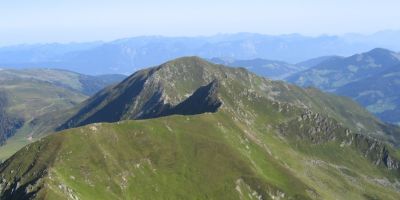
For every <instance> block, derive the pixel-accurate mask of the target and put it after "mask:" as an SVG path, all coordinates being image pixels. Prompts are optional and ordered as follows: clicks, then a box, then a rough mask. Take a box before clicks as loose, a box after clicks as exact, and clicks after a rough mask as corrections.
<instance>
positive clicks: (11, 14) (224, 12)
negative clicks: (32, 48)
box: [0, 0, 400, 45]
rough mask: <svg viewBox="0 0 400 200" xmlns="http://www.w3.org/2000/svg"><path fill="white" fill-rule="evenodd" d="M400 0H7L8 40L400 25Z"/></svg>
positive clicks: (4, 39)
mask: <svg viewBox="0 0 400 200" xmlns="http://www.w3.org/2000/svg"><path fill="white" fill-rule="evenodd" d="M399 8H400V1H399V0H197V1H194V0H141V1H138V0H0V13H1V14H0V45H11V44H20V43H48V42H82V41H95V40H104V41H109V40H114V39H118V38H125V37H133V36H142V35H164V36H199V35H214V34H218V33H236V32H254V33H262V34H271V35H278V34H290V33H300V34H303V35H310V36H316V35H321V34H328V35H338V34H339V35H340V34H344V33H361V34H370V33H373V32H377V31H382V30H400V21H399V19H400V12H399V11H398V9H399Z"/></svg>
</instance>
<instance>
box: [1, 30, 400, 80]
mask: <svg viewBox="0 0 400 200" xmlns="http://www.w3.org/2000/svg"><path fill="white" fill-rule="evenodd" d="M397 41H400V32H395V31H386V32H379V33H376V34H373V35H369V36H363V35H356V34H347V35H343V36H319V37H307V36H302V35H298V34H292V35H281V36H271V35H261V34H253V33H238V34H221V35H215V36H209V37H161V36H148V37H133V38H127V39H120V40H116V41H112V42H93V43H72V44H43V45H41V44H37V45H20V46H12V47H2V48H0V66H5V67H55V68H64V69H68V70H72V71H77V72H80V73H85V74H114V73H119V74H130V73H132V72H134V71H136V70H138V69H141V68H144V67H148V66H155V65H158V64H160V63H163V62H165V61H167V60H170V59H174V58H177V57H181V56H192V55H195V56H200V57H203V58H214V57H217V58H231V59H234V60H252V59H257V58H261V59H267V60H282V61H284V62H287V63H298V62H302V61H304V60H308V59H310V58H315V57H321V56H326V55H340V56H348V55H352V54H354V53H357V52H363V51H367V50H369V49H372V48H375V47H385V48H389V49H394V50H400V42H397ZM304 66H305V65H304Z"/></svg>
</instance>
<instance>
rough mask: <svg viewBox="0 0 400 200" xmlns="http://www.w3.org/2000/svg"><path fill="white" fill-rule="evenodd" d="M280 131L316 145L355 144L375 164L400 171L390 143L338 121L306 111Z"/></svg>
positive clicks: (353, 145)
mask: <svg viewBox="0 0 400 200" xmlns="http://www.w3.org/2000/svg"><path fill="white" fill-rule="evenodd" d="M279 132H280V134H282V135H285V136H286V137H289V138H291V139H295V140H306V141H309V142H311V144H314V145H321V144H326V143H329V142H337V143H340V146H341V147H344V146H351V147H353V148H355V149H356V150H357V151H359V152H360V154H362V155H363V156H364V157H366V158H368V159H369V160H370V161H371V162H372V163H374V164H375V165H380V166H383V167H385V168H387V169H389V170H395V171H397V172H398V173H399V174H400V159H399V158H395V157H393V155H391V154H390V153H389V148H391V147H390V145H388V144H386V143H384V142H382V141H380V140H378V139H375V138H373V137H370V136H367V135H364V134H361V133H354V132H353V131H351V130H350V129H348V128H346V127H344V126H343V125H342V124H340V123H338V122H337V121H336V120H334V119H331V118H327V117H324V116H322V115H321V114H319V113H314V112H312V111H311V110H304V111H303V112H302V114H301V115H300V116H299V117H298V118H297V119H293V120H290V121H288V122H286V123H283V124H280V125H279Z"/></svg>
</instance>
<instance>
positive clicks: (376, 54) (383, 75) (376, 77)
mask: <svg viewBox="0 0 400 200" xmlns="http://www.w3.org/2000/svg"><path fill="white" fill-rule="evenodd" d="M286 80H288V81H289V82H292V83H295V84H297V85H300V86H304V87H307V86H313V87H317V88H320V89H323V90H325V91H329V92H333V93H336V94H339V95H343V96H348V97H351V98H353V99H354V100H356V101H357V102H358V103H360V104H361V105H363V106H364V107H366V108H367V109H368V110H369V111H371V112H372V113H374V114H375V115H377V116H378V117H379V118H380V119H382V120H383V121H386V122H391V123H396V124H400V54H399V53H396V52H394V51H390V50H386V49H382V48H376V49H373V50H371V51H369V52H366V53H361V54H355V55H353V56H350V57H334V58H332V59H328V60H325V61H323V62H320V63H318V64H317V65H315V66H314V67H311V68H310V69H308V70H305V71H301V72H298V73H296V74H294V75H291V76H290V77H288V78H287V79H286Z"/></svg>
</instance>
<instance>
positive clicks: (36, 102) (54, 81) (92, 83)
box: [0, 69, 125, 159]
mask: <svg viewBox="0 0 400 200" xmlns="http://www.w3.org/2000/svg"><path fill="white" fill-rule="evenodd" d="M123 78H125V76H123V75H103V76H98V77H96V76H87V75H82V74H78V73H75V72H69V71H65V70H56V69H24V70H13V69H3V70H0V90H1V97H2V98H1V99H2V103H1V106H0V108H1V110H2V112H1V113H2V115H3V116H4V115H7V116H8V117H4V118H3V117H2V124H5V123H6V122H7V123H8V124H9V126H8V127H10V128H12V127H14V128H12V129H6V128H5V127H6V126H5V125H4V126H2V127H3V129H2V130H1V132H0V135H2V136H6V137H2V138H4V140H2V142H1V143H2V144H5V141H6V139H12V140H11V141H9V144H7V145H5V146H3V147H0V152H1V154H0V159H4V158H6V157H8V156H10V155H11V154H12V153H14V152H15V151H16V150H18V148H21V147H22V146H23V145H24V144H27V143H29V142H30V141H29V140H31V138H30V135H31V134H33V132H35V129H36V128H35V126H34V125H33V124H32V122H34V121H35V118H37V117H39V116H43V115H50V113H54V112H62V111H63V110H66V109H69V108H72V107H73V106H75V105H77V104H78V103H81V102H82V101H84V100H85V99H86V98H88V95H91V94H93V93H95V92H97V91H99V90H101V89H103V88H104V87H106V86H108V85H111V84H114V83H116V82H119V81H120V80H122V79H123ZM7 119H8V120H7ZM12 119H13V120H12ZM21 123H22V124H21ZM14 134H17V135H16V137H15V138H13V136H14Z"/></svg>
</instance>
